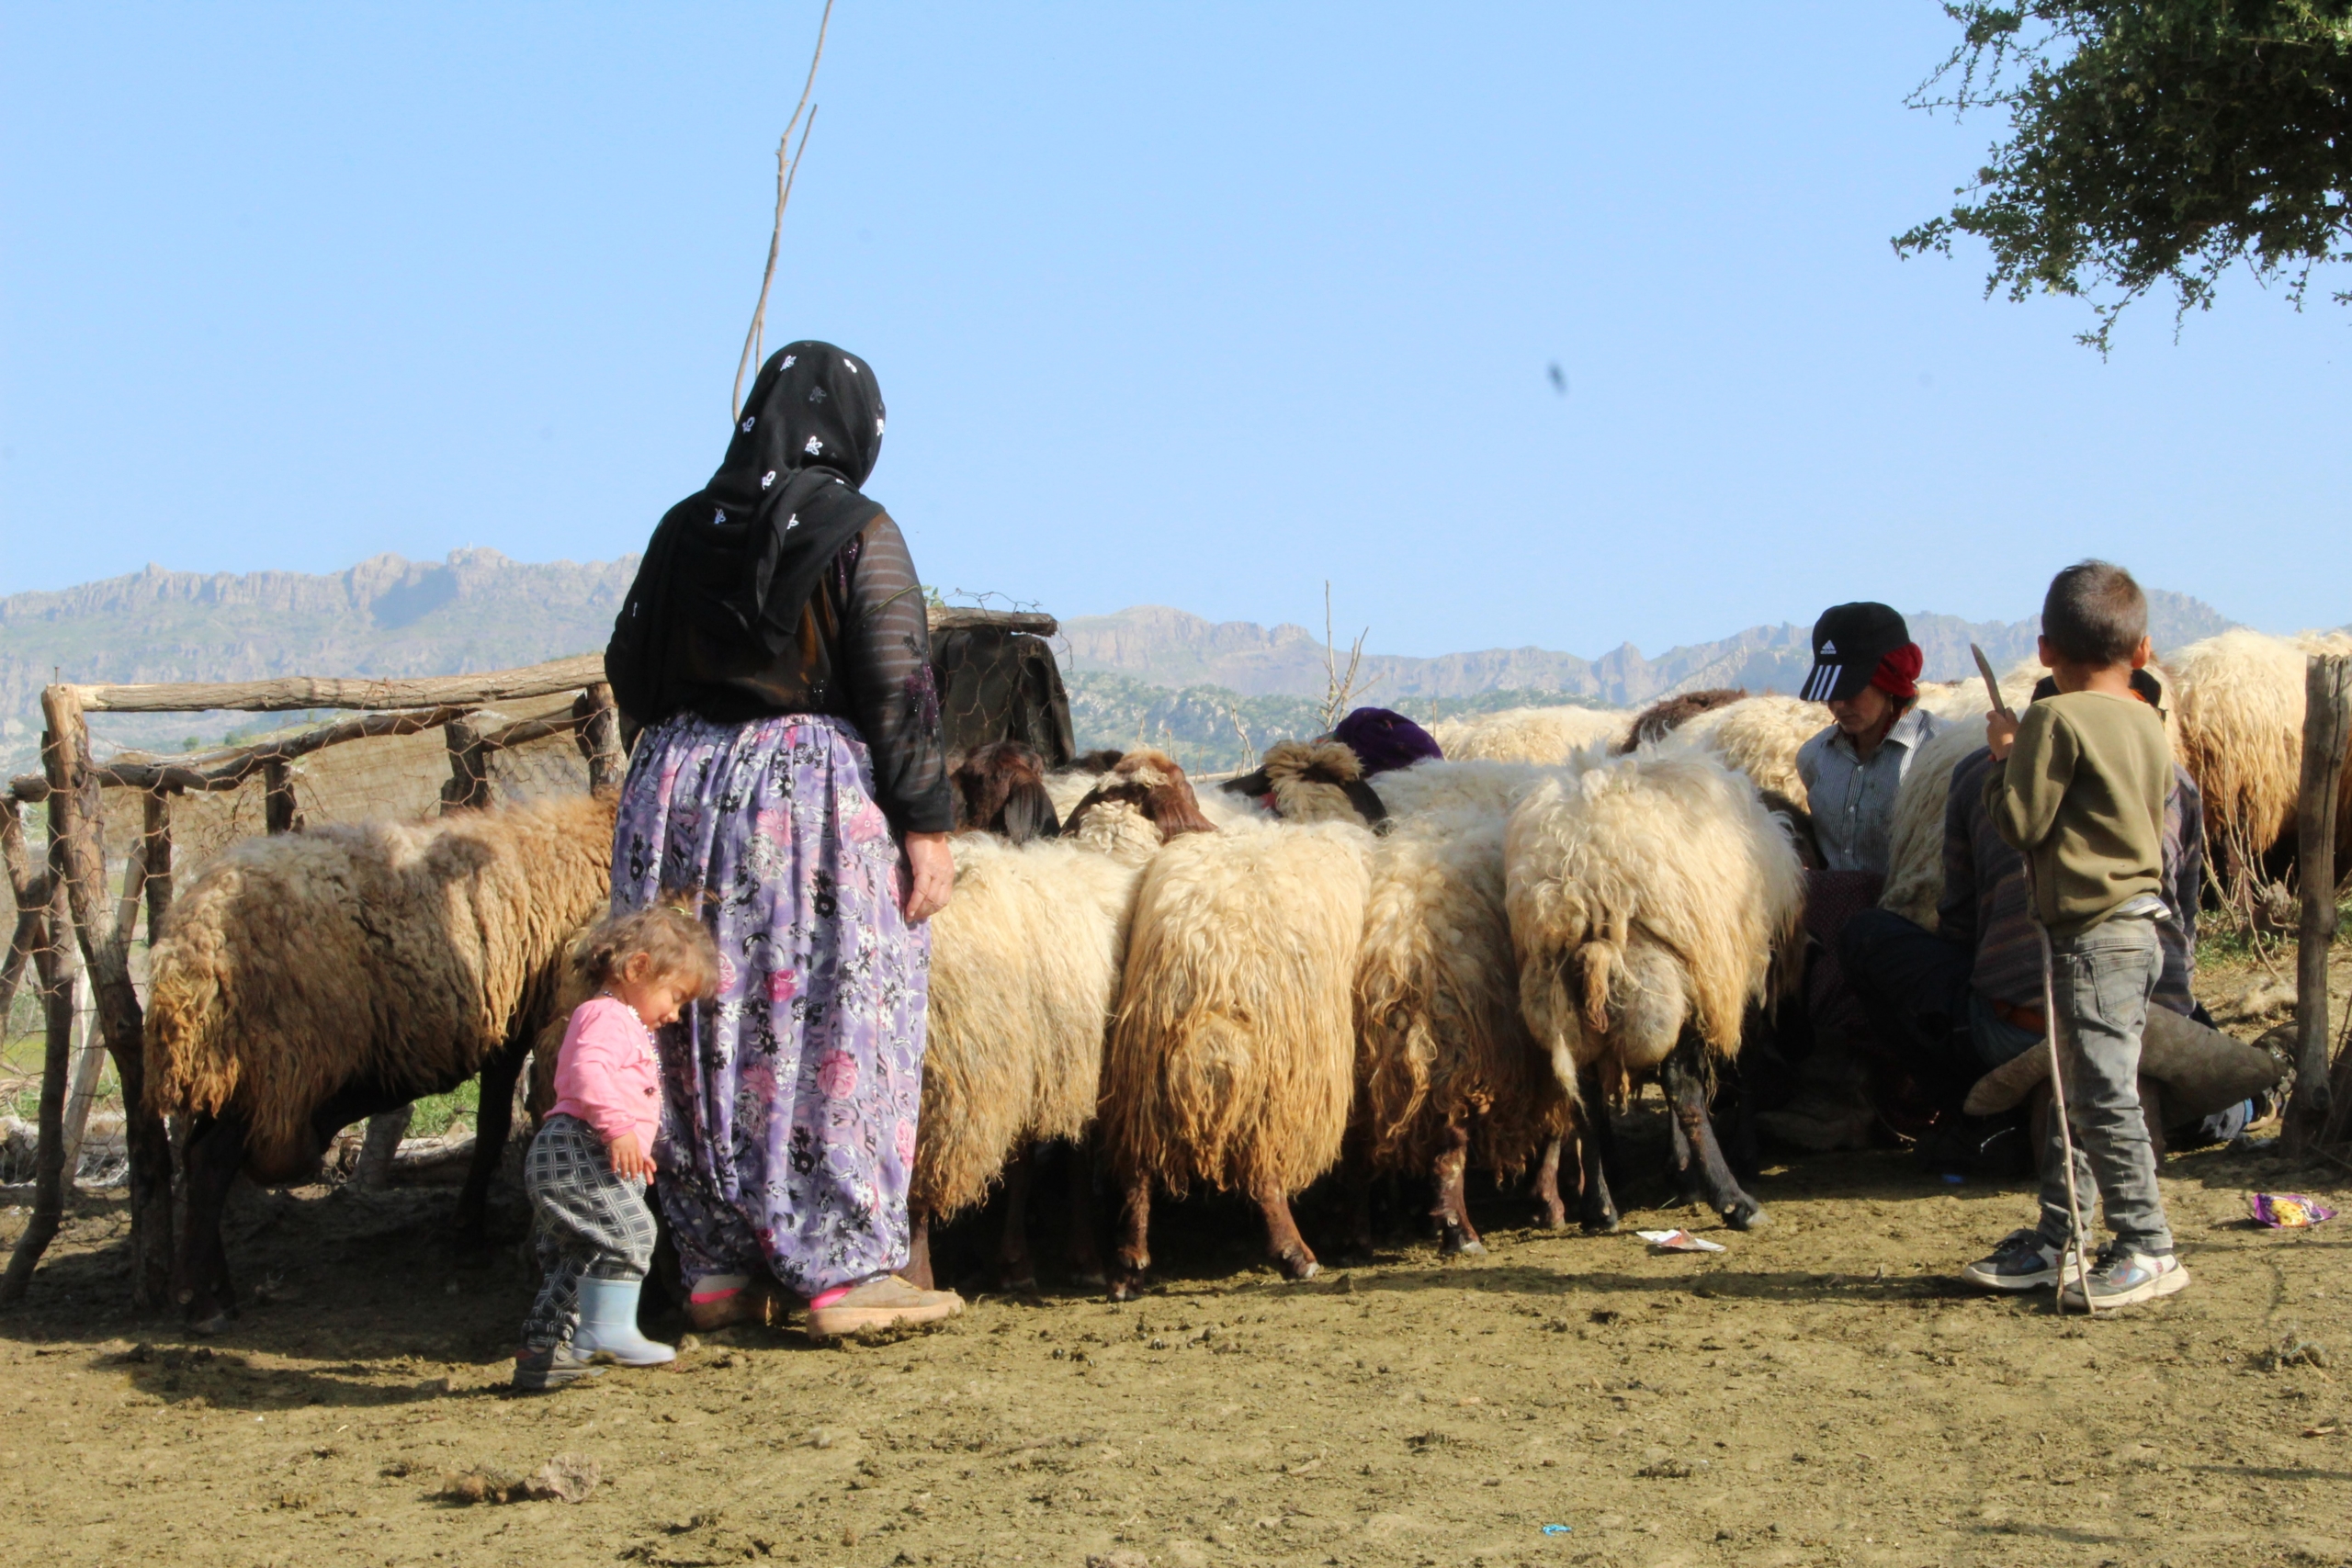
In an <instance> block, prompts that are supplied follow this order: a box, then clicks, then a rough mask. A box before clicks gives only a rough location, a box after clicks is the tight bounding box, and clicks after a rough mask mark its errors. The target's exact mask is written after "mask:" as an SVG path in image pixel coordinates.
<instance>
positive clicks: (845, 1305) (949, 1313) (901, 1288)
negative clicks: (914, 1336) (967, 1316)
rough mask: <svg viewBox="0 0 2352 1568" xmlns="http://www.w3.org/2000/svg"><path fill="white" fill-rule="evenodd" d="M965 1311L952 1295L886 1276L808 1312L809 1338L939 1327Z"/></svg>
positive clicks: (961, 1299) (829, 1337)
mask: <svg viewBox="0 0 2352 1568" xmlns="http://www.w3.org/2000/svg"><path fill="white" fill-rule="evenodd" d="M963 1310H964V1298H963V1297H961V1296H959V1295H957V1294H956V1292H953V1291H922V1290H917V1289H916V1288H915V1287H914V1286H912V1285H910V1284H908V1283H907V1282H906V1281H905V1280H901V1279H899V1277H898V1276H897V1275H896V1274H885V1275H882V1276H881V1277H880V1278H878V1279H874V1280H866V1281H865V1283H864V1284H862V1285H856V1286H853V1287H851V1289H850V1290H849V1292H847V1293H846V1294H843V1295H841V1296H836V1297H835V1298H834V1299H833V1300H831V1302H828V1303H825V1304H824V1305H823V1306H812V1307H810V1308H809V1337H810V1338H811V1339H831V1338H833V1337H837V1336H839V1335H843V1334H858V1333H863V1332H865V1330H868V1329H875V1328H908V1327H912V1326H914V1325H917V1324H923V1323H938V1322H941V1321H943V1320H944V1319H946V1318H951V1317H954V1316H955V1315H956V1314H957V1313H959V1312H962V1311H963Z"/></svg>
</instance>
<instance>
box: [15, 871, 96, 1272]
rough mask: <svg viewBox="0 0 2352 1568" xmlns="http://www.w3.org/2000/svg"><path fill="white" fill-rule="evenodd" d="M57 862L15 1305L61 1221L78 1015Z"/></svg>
mask: <svg viewBox="0 0 2352 1568" xmlns="http://www.w3.org/2000/svg"><path fill="white" fill-rule="evenodd" d="M62 859H63V856H62V853H61V852H58V851H57V848H56V846H54V845H52V852H51V857H50V860H51V867H52V871H51V876H49V877H47V878H44V879H43V880H44V883H45V884H46V890H47V892H48V893H49V898H50V902H49V904H48V907H47V908H43V909H42V910H40V927H39V934H38V936H37V937H36V938H35V942H36V945H35V946H34V948H33V950H32V954H33V967H34V971H35V973H36V974H38V975H39V976H40V996H41V1004H42V1009H41V1010H42V1012H43V1014H44V1015H45V1016H44V1020H43V1021H44V1022H45V1023H46V1025H47V1032H48V1041H47V1048H46V1049H45V1050H44V1052H43V1053H42V1060H41V1074H40V1150H39V1153H38V1155H37V1156H35V1159H34V1164H33V1212H32V1217H31V1219H30V1220H29V1221H28V1222H27V1224H26V1225H25V1231H24V1234H23V1235H20V1236H18V1237H17V1247H16V1250H15V1251H14V1252H12V1253H10V1254H9V1255H8V1271H7V1272H6V1274H5V1275H0V1302H20V1301H23V1300H24V1299H25V1292H27V1291H28V1290H30V1289H31V1288H32V1281H33V1270H34V1269H36V1268H37V1267H39V1266H40V1258H41V1254H42V1253H44V1252H46V1251H48V1250H49V1244H50V1243H51V1242H52V1241H54V1240H56V1239H57V1228H58V1226H59V1225H60V1224H62V1223H63V1221H64V1218H65V1186H66V1175H65V1139H64V1136H63V1132H64V1128H63V1122H64V1120H65V1093H66V1089H65V1079H66V1074H67V1068H68V1065H69V1064H70V1062H71V1060H72V1057H73V1052H74V1019H75V1017H76V1015H77V1014H79V1013H80V1011H81V1006H80V998H79V997H78V995H77V994H76V993H77V987H76V986H75V984H74V982H75V978H76V976H75V973H74V966H73V965H72V964H69V963H68V962H67V960H68V959H69V958H70V957H71V956H72V951H71V949H70V948H69V946H68V945H67V944H68V943H70V942H72V941H73V940H74V937H73V933H72V929H71V927H70V926H68V925H67V924H66V923H65V889H64V887H63V886H62V885H61V884H60V881H59V879H58V878H57V877H56V875H55V871H54V868H55V867H56V866H57V864H58V863H60V862H61V861H62Z"/></svg>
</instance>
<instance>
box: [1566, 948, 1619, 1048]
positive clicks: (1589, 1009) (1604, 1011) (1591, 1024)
mask: <svg viewBox="0 0 2352 1568" xmlns="http://www.w3.org/2000/svg"><path fill="white" fill-rule="evenodd" d="M1624 958H1625V953H1624V949H1623V948H1621V947H1619V946H1618V945H1617V944H1616V943H1615V942H1586V943H1585V944H1584V945H1583V946H1582V947H1579V948H1577V958H1576V963H1577V979H1578V981H1579V982H1581V985H1582V989H1583V991H1584V1009H1583V1010H1584V1026H1585V1027H1586V1028H1587V1029H1589V1030H1591V1031H1592V1032H1594V1033H1595V1034H1606V1033H1608V1032H1609V982H1610V980H1611V978H1612V977H1613V976H1615V974H1616V972H1617V969H1618V967H1619V965H1621V964H1623V962H1624Z"/></svg>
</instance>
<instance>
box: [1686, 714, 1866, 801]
mask: <svg viewBox="0 0 2352 1568" xmlns="http://www.w3.org/2000/svg"><path fill="white" fill-rule="evenodd" d="M1828 724H1829V710H1828V709H1827V708H1826V707H1824V706H1823V705H1821V704H1819V703H1807V702H1800V701H1798V700H1797V699H1796V698H1794V697H1792V696H1787V695H1784V694H1781V693H1778V692H1767V693H1765V694H1763V695H1761V696H1754V697H1743V698H1741V699H1740V700H1739V701H1738V702H1736V703H1726V704H1724V705H1723V706H1722V707H1719V708H1710V709H1709V710H1708V711H1706V712H1705V713H1702V714H1700V715H1698V716H1696V717H1694V718H1692V719H1691V720H1690V721H1689V722H1687V723H1685V724H1684V725H1683V726H1682V727H1681V728H1679V729H1677V730H1674V731H1673V732H1672V733H1670V734H1668V736H1667V738H1666V739H1664V740H1661V741H1659V742H1658V743H1657V746H1656V747H1655V748H1653V749H1652V750H1654V752H1655V754H1656V755H1658V756H1661V757H1675V756H1695V755H1705V756H1709V757H1713V758H1714V759H1715V760H1716V761H1720V762H1722V763H1723V764H1724V766H1726V767H1730V768H1736V769H1737V770H1738V771H1739V772H1741V773H1746V774H1747V776H1748V778H1749V779H1751V780H1752V781H1754V783H1755V784H1756V787H1757V788H1758V789H1769V790H1777V791H1778V792H1780V793H1781V795H1786V796H1787V797H1788V798H1789V799H1791V800H1794V801H1799V802H1802V801H1803V800H1804V797H1805V794H1804V781H1803V780H1801V779H1799V778H1798V777H1797V748H1799V747H1800V746H1803V745H1804V743H1805V742H1806V741H1808V740H1810V739H1813V738H1814V737H1815V736H1816V735H1818V734H1820V733H1821V731H1822V730H1823V729H1824V728H1826V727H1827V726H1828Z"/></svg>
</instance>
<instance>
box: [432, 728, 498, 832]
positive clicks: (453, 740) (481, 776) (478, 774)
mask: <svg viewBox="0 0 2352 1568" xmlns="http://www.w3.org/2000/svg"><path fill="white" fill-rule="evenodd" d="M480 718H481V715H479V714H468V715H466V716H464V717H463V718H453V719H451V720H450V721H449V722H448V723H447V724H445V725H443V726H442V727H441V735H442V739H443V740H444V741H445V742H446V743H447V746H448V748H449V782H448V783H447V784H443V785H442V786H441V810H442V812H443V813H444V814H445V815H446V814H447V813H448V812H451V811H461V810H465V809H467V808H468V807H477V806H488V805H489V804H490V748H489V747H488V746H486V745H484V744H483V743H482V734H481V723H480V722H479V720H480Z"/></svg>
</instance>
